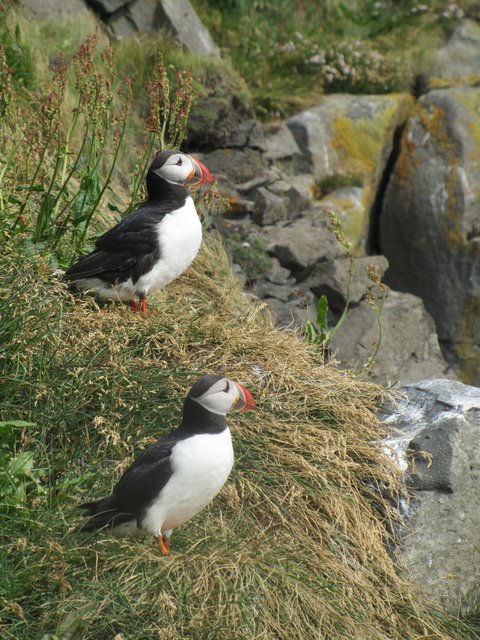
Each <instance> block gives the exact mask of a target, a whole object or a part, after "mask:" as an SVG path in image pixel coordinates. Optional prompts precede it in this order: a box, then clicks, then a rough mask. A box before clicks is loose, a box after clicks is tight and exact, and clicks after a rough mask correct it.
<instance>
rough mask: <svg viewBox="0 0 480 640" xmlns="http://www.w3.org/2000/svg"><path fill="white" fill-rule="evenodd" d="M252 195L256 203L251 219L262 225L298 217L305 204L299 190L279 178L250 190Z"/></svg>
mask: <svg viewBox="0 0 480 640" xmlns="http://www.w3.org/2000/svg"><path fill="white" fill-rule="evenodd" d="M252 197H253V198H254V200H255V205H256V206H255V213H254V216H253V219H254V221H255V222H256V223H257V224H262V225H266V224H274V223H275V222H281V221H284V220H293V219H294V218H298V216H299V215H300V214H301V212H302V210H303V209H304V208H305V207H306V205H307V202H306V200H305V198H304V197H303V196H302V194H301V193H300V191H298V189H296V188H295V187H294V186H293V185H291V184H289V183H288V182H286V180H281V179H280V180H276V181H275V182H272V183H270V184H269V185H268V186H265V187H263V186H262V187H259V188H258V189H256V190H254V191H252Z"/></svg>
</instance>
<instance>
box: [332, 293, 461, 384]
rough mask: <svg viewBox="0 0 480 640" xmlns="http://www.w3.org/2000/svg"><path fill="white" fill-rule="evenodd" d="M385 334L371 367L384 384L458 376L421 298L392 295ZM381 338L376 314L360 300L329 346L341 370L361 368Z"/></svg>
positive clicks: (385, 309)
mask: <svg viewBox="0 0 480 640" xmlns="http://www.w3.org/2000/svg"><path fill="white" fill-rule="evenodd" d="M381 326H382V332H383V336H382V338H381V342H380V349H379V351H378V354H377V356H376V358H375V362H374V364H373V366H372V367H371V377H372V379H373V380H374V381H375V382H378V383H380V384H391V383H398V384H407V383H409V382H414V381H417V380H420V379H425V378H438V377H445V378H447V377H450V378H454V377H455V375H454V374H453V373H452V372H451V370H450V368H449V367H448V365H447V364H446V363H445V361H444V360H443V357H442V354H441V351H440V347H439V344H438V338H437V334H436V332H435V325H434V323H433V320H432V319H431V317H430V316H429V315H428V313H427V312H426V311H425V307H424V305H423V302H422V300H421V299H420V298H417V297H416V296H413V295H411V294H408V293H399V292H397V291H390V292H389V294H388V297H387V298H386V300H385V304H384V307H383V312H382V315H381ZM379 338H380V335H379V327H378V322H377V315H376V313H375V312H374V310H373V309H372V307H371V306H370V305H369V304H368V303H367V302H366V301H362V302H360V304H359V305H358V306H356V307H353V308H350V310H349V311H348V313H347V316H346V318H345V321H344V323H343V324H342V325H341V327H340V329H339V330H338V331H337V333H336V334H335V336H334V338H333V340H332V342H331V347H332V349H333V350H334V351H335V352H336V357H337V359H338V360H339V361H340V362H341V363H342V365H343V366H352V367H353V368H354V369H362V368H363V367H365V366H366V365H367V364H368V363H369V360H370V359H371V357H372V356H373V354H374V351H375V348H376V345H377V343H378V340H379Z"/></svg>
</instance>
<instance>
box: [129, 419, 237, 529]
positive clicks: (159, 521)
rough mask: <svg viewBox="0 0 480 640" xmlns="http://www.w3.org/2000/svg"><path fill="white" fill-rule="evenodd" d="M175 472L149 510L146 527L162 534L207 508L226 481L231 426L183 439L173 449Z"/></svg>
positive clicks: (173, 467)
mask: <svg viewBox="0 0 480 640" xmlns="http://www.w3.org/2000/svg"><path fill="white" fill-rule="evenodd" d="M171 463H172V469H173V474H172V476H171V477H170V479H169V481H168V482H167V484H166V486H165V487H164V488H163V490H162V491H161V493H160V495H159V497H158V498H157V499H156V500H155V501H154V502H153V504H152V505H151V506H150V507H149V508H148V509H147V511H146V514H145V516H144V517H143V519H142V523H141V526H142V530H143V531H145V532H146V533H153V534H154V535H159V534H160V533H161V532H164V533H165V532H169V531H170V530H171V529H173V528H175V527H179V526H180V525H182V524H184V523H185V522H187V521H188V520H190V518H193V516H195V515H196V514H197V513H199V512H200V511H201V510H202V509H204V508H205V507H206V506H207V504H208V503H209V502H210V501H211V500H213V498H214V497H215V496H216V495H217V493H218V492H219V491H220V489H221V488H222V487H223V485H224V484H225V482H226V480H227V478H228V476H229V475H230V471H231V469H232V466H233V447H232V439H231V436H230V431H229V429H228V428H227V429H225V430H224V431H222V432H221V433H215V434H209V433H204V434H199V435H195V436H192V437H190V438H186V439H185V440H180V441H179V442H177V444H176V445H175V447H174V449H173V452H172V460H171Z"/></svg>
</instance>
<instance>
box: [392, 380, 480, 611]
mask: <svg viewBox="0 0 480 640" xmlns="http://www.w3.org/2000/svg"><path fill="white" fill-rule="evenodd" d="M402 391H403V392H404V397H403V398H402V399H400V400H399V402H398V403H397V404H396V406H394V407H392V408H390V410H389V411H387V412H385V413H384V415H383V419H384V422H385V424H386V426H387V427H388V428H389V429H390V428H391V429H392V438H391V439H390V440H389V441H388V442H387V445H388V446H389V448H390V449H391V450H392V452H393V454H394V456H395V457H396V459H397V460H398V462H399V464H400V467H401V468H402V470H404V471H405V473H406V482H407V483H408V484H409V485H410V487H411V493H412V500H411V502H410V504H409V505H408V506H407V507H406V508H405V509H404V518H405V527H404V528H403V529H402V530H401V545H400V547H399V549H398V554H397V555H398V556H399V559H400V561H401V562H402V563H403V564H404V565H405V566H406V568H407V569H408V572H409V578H410V579H413V581H414V582H416V583H418V584H419V585H421V586H422V587H423V589H424V590H425V591H426V592H427V594H428V595H429V596H430V597H431V598H432V599H433V600H434V601H436V602H437V603H439V604H440V605H442V606H443V607H445V608H446V609H447V610H449V611H450V612H451V613H453V614H455V615H458V614H459V613H460V614H465V613H468V610H469V607H470V606H471V605H472V604H474V603H475V602H476V597H475V596H476V589H477V586H478V583H479V581H480V547H479V544H478V531H479V530H480V510H479V509H478V484H479V481H480V389H478V388H477V387H471V386H467V385H464V384H462V383H460V382H455V381H451V380H429V381H422V382H418V383H415V384H411V385H408V386H407V387H405V388H404V389H403V390H402ZM472 596H473V602H472Z"/></svg>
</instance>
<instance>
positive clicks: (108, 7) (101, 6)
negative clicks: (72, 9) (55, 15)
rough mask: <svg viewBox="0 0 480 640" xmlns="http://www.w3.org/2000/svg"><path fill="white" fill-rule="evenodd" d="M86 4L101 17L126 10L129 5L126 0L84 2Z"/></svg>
mask: <svg viewBox="0 0 480 640" xmlns="http://www.w3.org/2000/svg"><path fill="white" fill-rule="evenodd" d="M82 1H83V0H82ZM62 4H63V3H62ZM86 4H88V5H90V6H91V7H92V9H93V10H94V11H96V12H97V13H99V14H100V15H101V16H105V14H109V13H114V12H115V11H118V10H119V9H122V8H125V9H126V8H127V7H128V5H129V4H130V3H129V2H128V0H86Z"/></svg>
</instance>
